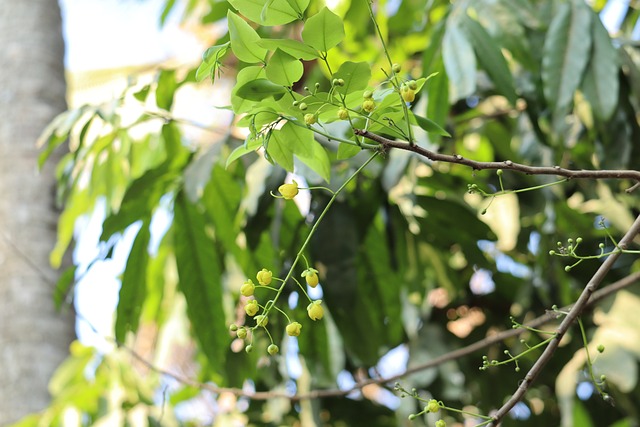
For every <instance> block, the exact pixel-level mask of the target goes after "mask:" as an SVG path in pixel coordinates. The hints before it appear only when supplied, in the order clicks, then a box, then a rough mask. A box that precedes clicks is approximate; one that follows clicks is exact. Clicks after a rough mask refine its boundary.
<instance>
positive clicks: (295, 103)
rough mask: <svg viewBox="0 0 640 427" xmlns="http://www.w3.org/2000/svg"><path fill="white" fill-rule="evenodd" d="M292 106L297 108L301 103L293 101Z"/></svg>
mask: <svg viewBox="0 0 640 427" xmlns="http://www.w3.org/2000/svg"><path fill="white" fill-rule="evenodd" d="M291 105H293V106H294V107H297V106H298V105H300V103H299V102H298V101H293V102H292V103H291Z"/></svg>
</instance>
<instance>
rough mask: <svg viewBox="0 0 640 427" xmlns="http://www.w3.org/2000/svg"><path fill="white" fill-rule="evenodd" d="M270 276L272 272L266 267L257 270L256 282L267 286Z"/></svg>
mask: <svg viewBox="0 0 640 427" xmlns="http://www.w3.org/2000/svg"><path fill="white" fill-rule="evenodd" d="M272 277H273V273H272V272H271V271H269V270H267V269H266V268H263V269H262V270H260V271H258V274H256V279H258V283H260V284H261V285H262V286H269V285H270V284H271V279H272Z"/></svg>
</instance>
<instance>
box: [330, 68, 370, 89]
mask: <svg viewBox="0 0 640 427" xmlns="http://www.w3.org/2000/svg"><path fill="white" fill-rule="evenodd" d="M333 78H334V79H343V80H344V86H338V87H336V91H337V92H338V93H341V94H343V95H346V94H348V93H351V92H355V91H357V90H363V89H366V87H367V85H368V84H369V79H370V78H371V66H370V65H369V64H368V63H367V62H351V61H347V62H345V63H343V64H342V65H341V66H340V69H338V71H337V72H336V73H335V74H334V75H333Z"/></svg>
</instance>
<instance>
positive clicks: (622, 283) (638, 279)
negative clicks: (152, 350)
mask: <svg viewBox="0 0 640 427" xmlns="http://www.w3.org/2000/svg"><path fill="white" fill-rule="evenodd" d="M635 283H640V272H636V273H632V274H630V275H628V276H626V277H624V278H622V279H620V280H618V281H616V282H614V283H612V284H610V285H609V286H607V287H605V288H603V289H600V290H599V291H597V292H595V293H594V294H593V296H592V297H591V298H590V299H589V301H588V302H587V304H586V306H593V305H595V304H597V303H598V302H600V301H602V300H603V299H604V298H606V297H608V296H610V295H612V294H614V293H616V292H618V291H619V290H621V289H623V288H626V287H628V286H631V285H633V284H635ZM572 307H573V306H567V307H563V308H561V309H560V310H561V311H564V312H568V311H570V310H572ZM557 318H558V313H556V312H552V311H550V312H547V313H546V314H544V315H542V316H539V317H537V318H535V319H533V320H531V321H530V322H527V323H526V324H525V325H524V326H525V327H530V328H538V327H540V326H542V325H544V324H547V323H549V322H551V321H553V320H556V319H557ZM85 321H86V319H85ZM524 332H527V329H524V328H518V329H507V330H505V331H502V332H500V333H497V334H495V335H492V336H490V337H487V338H484V339H482V340H480V341H476V342H475V343H473V344H470V345H468V346H466V347H463V348H460V349H458V350H454V351H452V352H449V353H447V354H444V355H442V356H439V357H436V358H435V359H431V360H429V361H428V362H425V363H422V364H420V365H416V366H413V367H411V368H409V369H407V370H406V371H404V372H403V373H401V374H399V375H394V376H391V377H384V378H375V379H374V378H370V379H366V380H362V381H358V382H357V383H356V384H354V385H353V386H352V387H351V388H348V389H344V390H341V389H325V390H313V391H310V392H308V393H304V394H297V395H292V394H286V393H282V392H274V391H258V392H253V393H250V392H247V391H246V390H243V389H240V388H229V387H216V386H213V385H211V384H207V383H201V382H198V381H194V380H192V379H191V378H188V377H186V376H183V375H180V374H177V373H174V372H170V371H168V370H165V369H162V368H159V367H157V366H155V365H153V364H152V363H151V362H149V361H147V360H146V359H145V358H144V357H143V356H141V355H139V354H138V353H136V351H135V350H133V349H131V348H129V347H127V346H126V345H124V344H122V343H119V342H117V341H115V340H113V338H110V340H113V341H114V342H115V343H116V344H117V345H118V346H119V347H121V348H123V349H124V350H126V351H127V352H128V353H129V354H131V356H133V357H134V358H135V359H137V360H138V361H139V362H140V363H142V364H143V365H144V366H146V367H147V368H149V369H150V370H152V371H154V372H157V373H159V374H161V375H166V376H168V377H171V378H173V379H175V380H176V381H179V382H180V383H182V384H185V385H189V386H192V387H196V388H200V389H202V390H207V391H210V392H212V393H217V394H221V393H230V394H233V395H235V396H239V397H240V396H241V397H246V398H249V399H253V400H268V399H274V398H284V399H289V400H291V401H301V400H309V399H318V398H323V397H341V396H346V395H348V394H350V393H352V392H355V391H359V390H361V389H363V388H364V387H366V386H368V385H371V384H377V385H380V384H388V383H391V382H394V381H397V380H399V379H401V378H403V377H406V376H408V375H411V374H414V373H416V372H420V371H423V370H425V369H429V368H434V367H436V366H438V365H441V364H443V363H445V362H449V361H452V360H457V359H460V358H462V357H464V356H468V355H470V354H472V353H475V352H476V351H478V350H482V349H483V348H486V347H489V346H491V345H494V344H497V343H499V342H502V341H504V340H506V339H509V338H512V337H516V336H518V335H520V334H522V333H524Z"/></svg>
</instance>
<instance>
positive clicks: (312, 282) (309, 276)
mask: <svg viewBox="0 0 640 427" xmlns="http://www.w3.org/2000/svg"><path fill="white" fill-rule="evenodd" d="M302 277H304V278H305V279H306V281H307V285H309V286H311V287H312V288H315V287H316V286H318V282H319V279H318V270H316V269H315V268H307V269H306V270H305V271H303V272H302Z"/></svg>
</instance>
